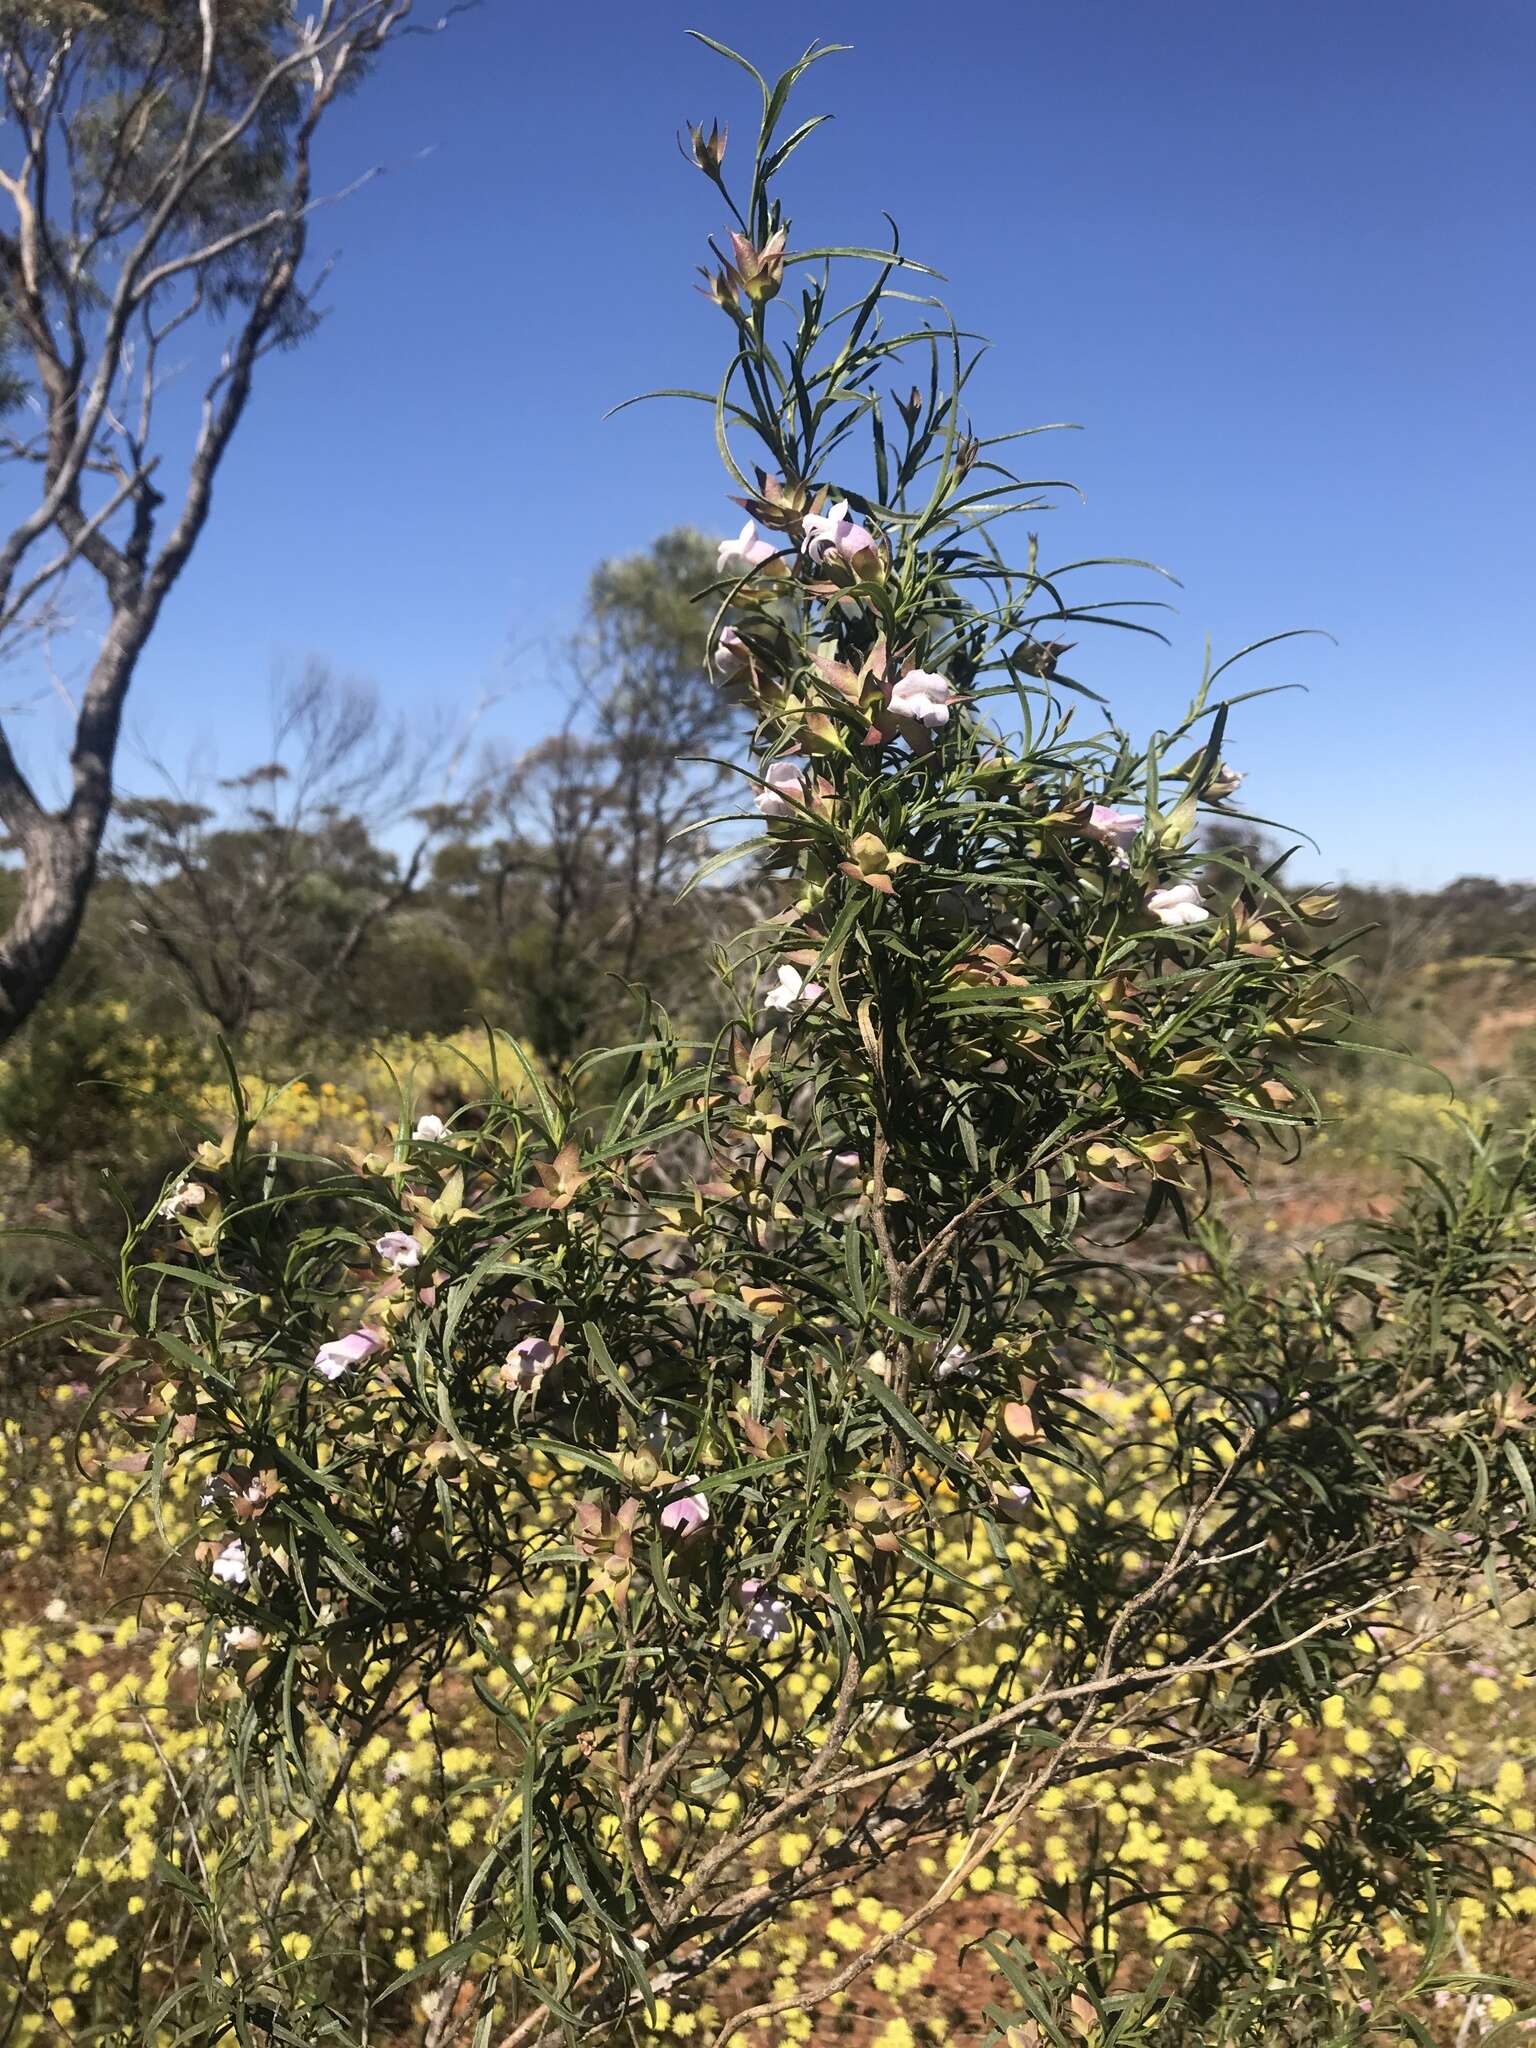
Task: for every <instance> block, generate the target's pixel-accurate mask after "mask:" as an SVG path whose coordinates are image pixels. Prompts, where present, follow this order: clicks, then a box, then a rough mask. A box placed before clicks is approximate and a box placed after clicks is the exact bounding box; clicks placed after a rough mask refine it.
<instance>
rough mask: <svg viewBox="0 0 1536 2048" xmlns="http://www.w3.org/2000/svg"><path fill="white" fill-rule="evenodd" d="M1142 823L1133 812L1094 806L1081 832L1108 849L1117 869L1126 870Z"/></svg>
mask: <svg viewBox="0 0 1536 2048" xmlns="http://www.w3.org/2000/svg"><path fill="white" fill-rule="evenodd" d="M1142 822H1143V821H1142V820H1141V819H1140V818H1139V817H1138V816H1137V815H1136V813H1135V812H1134V811H1117V810H1116V809H1115V807H1114V805H1113V804H1094V805H1093V806H1092V808H1091V809H1090V810H1089V813H1088V822H1087V823H1086V824H1085V825H1084V827H1083V830H1084V832H1085V833H1086V834H1087V835H1088V837H1089V838H1090V839H1097V840H1098V842H1099V844H1100V845H1101V846H1107V847H1108V848H1109V850H1110V853H1111V855H1112V856H1113V859H1114V864H1115V866H1116V867H1117V868H1128V867H1129V866H1130V864H1131V848H1132V847H1133V846H1134V845H1135V843H1136V839H1137V836H1138V834H1139V833H1140V831H1141V828H1142Z"/></svg>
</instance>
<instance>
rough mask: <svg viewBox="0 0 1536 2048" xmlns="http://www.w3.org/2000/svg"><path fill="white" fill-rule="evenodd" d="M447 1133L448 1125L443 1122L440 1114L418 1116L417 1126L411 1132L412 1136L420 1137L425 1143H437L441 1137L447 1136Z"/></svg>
mask: <svg viewBox="0 0 1536 2048" xmlns="http://www.w3.org/2000/svg"><path fill="white" fill-rule="evenodd" d="M447 1135H448V1126H447V1125H446V1124H445V1123H444V1122H443V1120H442V1118H441V1117H440V1116H420V1117H418V1118H417V1119H416V1128H415V1130H414V1131H412V1133H411V1136H412V1137H413V1138H418V1139H420V1141H421V1142H422V1144H424V1145H435V1144H437V1143H438V1141H439V1140H440V1139H442V1138H445V1137H446V1136H447Z"/></svg>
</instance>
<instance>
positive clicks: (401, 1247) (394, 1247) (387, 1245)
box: [373, 1230, 421, 1273]
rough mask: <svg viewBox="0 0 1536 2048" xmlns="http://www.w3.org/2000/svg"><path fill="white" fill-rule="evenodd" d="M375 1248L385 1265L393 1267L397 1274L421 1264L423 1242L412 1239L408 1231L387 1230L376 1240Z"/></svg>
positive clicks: (374, 1242)
mask: <svg viewBox="0 0 1536 2048" xmlns="http://www.w3.org/2000/svg"><path fill="white" fill-rule="evenodd" d="M373 1248H374V1250H375V1251H376V1252H377V1253H378V1255H379V1257H380V1258H381V1259H382V1260H383V1261H384V1263H385V1265H386V1266H392V1267H393V1268H394V1270H395V1271H396V1272H397V1273H404V1272H407V1271H408V1270H409V1269H410V1268H411V1267H412V1266H419V1265H420V1264H421V1240H420V1239H419V1238H415V1237H412V1235H411V1233H410V1232H409V1231H408V1230H386V1231H385V1233H384V1235H383V1236H382V1237H376V1238H375V1239H374V1241H373Z"/></svg>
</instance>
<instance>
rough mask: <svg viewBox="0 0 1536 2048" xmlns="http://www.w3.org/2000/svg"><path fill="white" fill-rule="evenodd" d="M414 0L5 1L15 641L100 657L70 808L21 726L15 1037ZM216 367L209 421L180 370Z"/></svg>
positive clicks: (6, 388) (3, 939) (74, 919)
mask: <svg viewBox="0 0 1536 2048" xmlns="http://www.w3.org/2000/svg"><path fill="white" fill-rule="evenodd" d="M410 11H411V0H315V4H314V5H313V6H310V7H308V8H305V9H302V10H300V9H296V8H294V7H293V6H291V5H290V4H288V0H153V4H146V5H132V6H127V5H124V6H119V5H116V4H110V5H108V4H101V0H6V4H4V5H0V89H3V99H0V193H3V195H4V201H5V204H6V206H7V208H8V211H9V219H8V220H7V221H6V222H5V223H4V224H3V225H0V368H3V370H4V379H3V389H0V399H3V400H4V401H6V405H7V412H8V428H7V431H6V432H5V433H4V435H3V436H0V464H3V465H4V469H5V472H6V474H7V478H8V490H9V496H10V498H11V500H12V501H13V504H14V507H15V509H14V511H13V513H12V515H11V518H12V521H13V523H12V524H11V525H10V526H9V529H8V530H7V531H5V532H3V533H0V648H6V649H9V650H12V651H14V650H16V649H17V648H18V647H25V646H26V645H28V644H31V645H34V646H35V645H36V644H37V642H38V641H39V640H41V639H46V638H47V637H48V636H49V635H50V634H52V633H54V632H56V631H59V630H61V629H64V628H69V627H73V628H74V629H75V630H80V631H89V632H90V633H91V634H92V636H93V639H92V644H93V645H94V646H95V649H96V651H95V654H94V657H93V659H92V660H91V662H90V666H89V669H88V672H87V675H86V679H85V683H84V686H83V690H82V692H81V695H80V699H79V703H78V705H77V706H76V707H75V716H74V727H73V733H72V737H71V742H70V747H69V755H68V761H67V764H66V768H65V773H64V775H63V777H62V780H63V781H64V784H65V787H66V794H65V797H64V800H63V802H62V804H61V806H60V807H59V808H57V809H50V808H48V805H47V801H46V788H45V786H41V785H40V787H43V790H44V793H43V794H40V793H39V787H34V783H33V781H32V780H31V779H29V776H28V774H27V773H26V771H25V770H24V769H23V767H22V765H21V763H20V761H19V760H18V759H17V756H16V754H15V752H14V751H13V748H12V745H11V742H10V740H9V739H8V738H7V736H6V735H5V733H4V731H3V730H0V827H3V828H4V831H5V833H6V834H7V836H8V838H9V841H10V843H11V846H12V848H13V849H14V850H15V851H16V852H17V853H18V854H19V855H20V860H21V866H22V878H21V888H20V892H19V898H18V900H17V901H16V903H15V905H14V907H13V908H12V909H11V911H10V913H9V919H8V924H7V928H6V929H5V931H4V932H3V934H0V1037H6V1036H9V1035H10V1033H12V1032H13V1031H15V1030H16V1029H17V1028H18V1026H20V1025H21V1024H22V1023H24V1022H25V1020H26V1018H27V1017H28V1015H29V1014H30V1013H31V1011H32V1010H33V1009H34V1008H35V1007H36V1006H37V1004H38V1003H39V1002H40V1001H41V999H42V998H43V996H44V995H45V994H46V993H47V991H48V989H49V987H50V986H51V985H52V983H53V981H54V980H55V978H56V976H57V975H58V972H59V969H60V967H61V966H62V965H63V963H64V961H65V959H66V958H67V956H68V954H69V950H70V948H71V946H72V945H73V944H74V941H75V937H76V934H77V932H78V930H79V926H80V919H81V915H82V912H83V910H84V906H85V901H86V897H87V895H88V893H89V891H90V888H91V885H92V882H93V881H94V879H95V873H96V863H97V854H98V850H99V848H100V845H101V839H102V833H103V831H104V829H105V827H106V823H107V817H108V813H109V810H110V806H111V801H112V776H113V760H114V756H115V753H116V749H117V739H118V730H119V726H120V724H121V720H122V713H123V703H124V699H125V697H126V695H127V691H128V688H129V685H130V684H131V682H132V680H133V675H134V670H135V668H136V666H137V664H138V661H139V657H140V656H141V654H142V653H143V651H144V648H145V646H146V644H147V643H148V641H149V638H150V635H151V634H152V633H153V631H154V629H155V625H156V622H157V621H158V619H159V616H160V612H161V609H162V607H163V606H164V604H165V601H166V599H167V598H168V597H169V596H170V593H171V591H172V590H173V589H174V587H175V585H176V583H177V582H178V581H179V579H180V577H181V574H182V572H183V570H184V569H185V568H186V565H187V563H188V561H189V560H190V558H191V555H192V552H193V550H194V549H195V547H196V546H197V542H198V539H199V537H200V535H201V534H202V531H203V528H204V526H205V524H206V522H207V520H208V517H209V514H210V510H211V507H212V500H213V488H214V483H215V480H216V478H217V476H218V473H219V470H220V468H221V466H222V464H223V460H224V457H225V454H226V453H227V451H228V448H229V445H230V442H231V441H232V440H233V438H234V435H235V433H236V431H237V430H238V428H239V425H240V422H241V419H242V418H243V416H244V414H245V410H246V406H247V404H248V402H249V399H250V395H251V391H252V387H253V383H254V380H255V376H256V371H257V365H258V364H259V362H260V361H261V359H262V357H263V356H264V355H266V354H267V353H268V352H269V351H271V350H272V349H274V348H278V347H283V346H287V345H289V344H291V343H294V342H296V341H298V340H300V339H301V338H302V337H303V336H304V335H305V334H306V333H307V332H308V331H309V330H310V329H311V327H312V326H313V324H314V322H315V319H316V305H315V290H316V284H317V280H316V279H315V278H313V277H310V276H308V275H307V274H306V272H305V267H304V266H305V256H306V251H307V246H308V239H309V231H310V225H311V218H312V215H313V212H314V209H315V207H316V205H317V204H318V203H319V201H320V199H321V198H322V197H323V196H324V195H323V194H319V193H317V192H316V189H315V184H314V171H313V149H314V144H315V138H316V135H317V133H318V131H319V128H320V125H321V123H322V122H323V121H324V119H325V117H326V115H327V114H328V113H329V111H330V110H331V108H332V107H333V106H334V105H335V104H336V102H337V100H338V99H339V98H340V97H341V96H342V95H344V94H345V93H347V92H349V91H350V90H351V89H352V88H353V87H354V86H355V85H356V84H357V82H358V81H359V79H360V78H362V77H363V75H364V74H365V73H366V71H367V69H368V67H369V65H370V64H371V63H372V61H373V60H374V59H375V58H376V56H377V55H378V53H379V52H380V51H381V50H382V49H383V47H384V45H385V44H386V43H388V42H389V41H390V40H391V39H392V38H393V37H395V36H397V35H398V34H400V33H401V32H403V30H404V28H405V26H406V18H407V16H408V15H409V13H410ZM210 334H211V335H212V336H213V338H214V349H213V351H212V356H213V360H212V366H211V368H210V369H209V371H208V373H207V375H206V377H205V379H204V381H203V388H202V390H201V394H200V400H199V402H198V403H197V404H196V405H195V407H193V408H192V415H193V416H192V421H191V425H190V429H187V428H185V426H184V423H183V419H182V417H181V414H180V408H178V407H176V406H172V405H170V404H168V402H167V398H166V393H165V385H166V382H167V380H168V379H169V378H170V377H171V376H172V375H174V373H176V372H177V371H178V370H185V368H186V365H187V361H188V359H189V357H190V360H191V361H192V362H193V364H194V366H196V365H197V364H199V363H200V362H203V361H206V360H207V358H208V354H209V350H208V340H209V336H210Z"/></svg>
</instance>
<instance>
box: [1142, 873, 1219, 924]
mask: <svg viewBox="0 0 1536 2048" xmlns="http://www.w3.org/2000/svg"><path fill="white" fill-rule="evenodd" d="M1147 909H1148V910H1149V911H1150V912H1151V914H1152V915H1153V917H1155V918H1156V919H1157V921H1158V923H1159V924H1161V925H1166V926H1167V927H1168V929H1169V930H1170V931H1178V930H1179V929H1180V928H1181V927H1183V926H1184V925H1191V924H1204V923H1206V921H1207V920H1208V919H1209V917H1210V914H1211V913H1210V912H1209V911H1208V910H1207V909H1206V907H1205V905H1204V904H1203V903H1202V902H1201V901H1200V891H1199V890H1198V889H1197V888H1196V887H1195V885H1194V883H1193V882H1175V883H1174V885H1173V887H1172V888H1171V889H1150V890H1148V892H1147Z"/></svg>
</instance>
